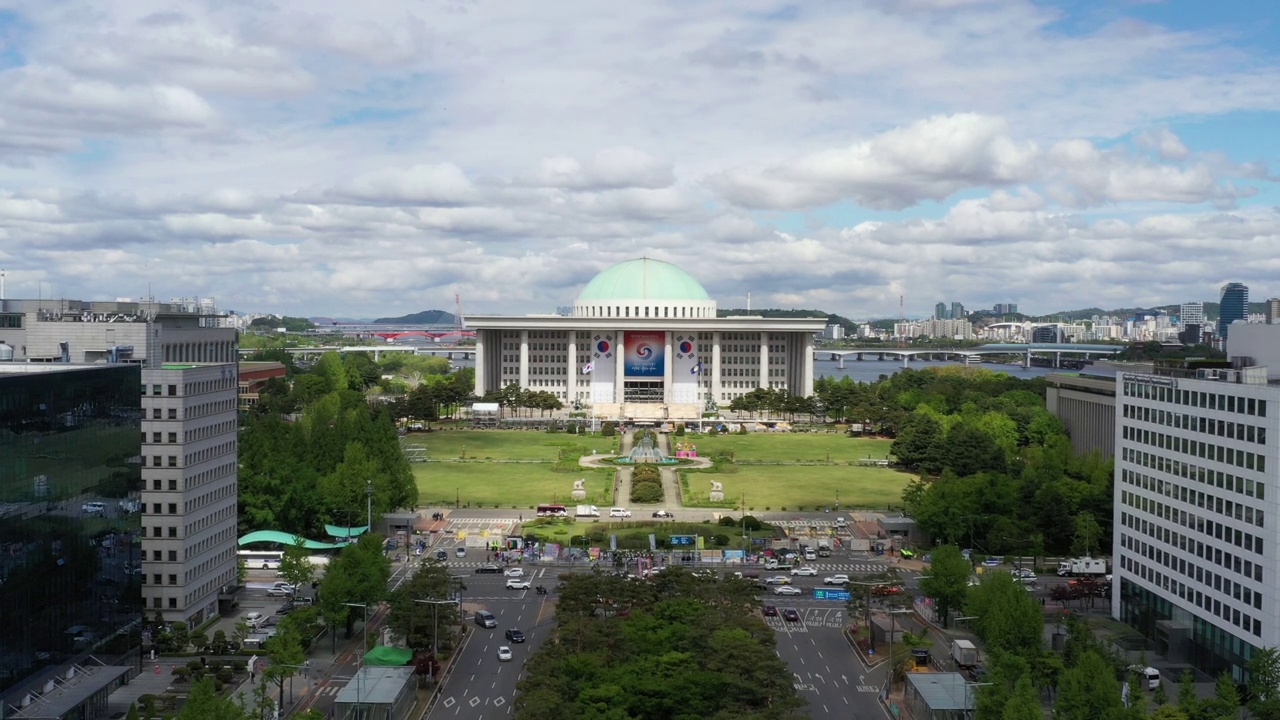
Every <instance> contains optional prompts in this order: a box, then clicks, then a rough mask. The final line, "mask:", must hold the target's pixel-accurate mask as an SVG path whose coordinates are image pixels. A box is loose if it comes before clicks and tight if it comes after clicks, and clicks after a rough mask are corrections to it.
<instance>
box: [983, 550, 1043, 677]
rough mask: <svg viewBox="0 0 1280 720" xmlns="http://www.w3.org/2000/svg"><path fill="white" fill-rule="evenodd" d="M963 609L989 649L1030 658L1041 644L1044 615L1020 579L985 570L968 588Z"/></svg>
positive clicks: (1036, 653)
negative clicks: (980, 579) (976, 581)
mask: <svg viewBox="0 0 1280 720" xmlns="http://www.w3.org/2000/svg"><path fill="white" fill-rule="evenodd" d="M965 613H966V614H968V615H972V616H974V619H973V620H971V621H970V626H971V627H972V628H973V630H974V632H975V633H976V634H977V635H978V637H979V638H981V639H982V641H983V642H985V643H986V644H987V648H988V649H989V650H992V651H994V650H1000V651H1003V652H1008V653H1012V654H1015V655H1021V656H1022V657H1025V658H1026V659H1027V660H1028V661H1029V662H1030V661H1034V660H1035V659H1036V658H1037V657H1039V655H1040V651H1041V649H1042V648H1043V646H1044V639H1043V638H1044V615H1043V613H1042V612H1041V610H1040V604H1039V603H1038V602H1036V601H1035V599H1034V598H1032V597H1031V594H1030V593H1028V592H1027V591H1026V589H1025V588H1024V587H1023V586H1022V583H1021V582H1019V581H1018V580H1015V579H1014V577H1013V576H1012V575H1011V574H1009V573H1007V572H999V571H995V572H987V573H984V574H983V575H982V581H981V582H979V583H978V585H977V586H976V587H972V588H970V589H969V592H968V596H967V600H966V602H965Z"/></svg>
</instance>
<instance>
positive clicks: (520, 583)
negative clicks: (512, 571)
mask: <svg viewBox="0 0 1280 720" xmlns="http://www.w3.org/2000/svg"><path fill="white" fill-rule="evenodd" d="M532 586H533V583H531V582H529V581H528V580H521V579H519V578H511V579H510V580H508V581H507V589H508V590H528V589H529V588H530V587H532Z"/></svg>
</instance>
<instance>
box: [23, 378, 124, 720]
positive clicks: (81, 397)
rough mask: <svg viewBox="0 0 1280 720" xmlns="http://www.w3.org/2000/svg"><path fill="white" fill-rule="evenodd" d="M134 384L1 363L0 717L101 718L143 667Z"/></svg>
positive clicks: (122, 379)
mask: <svg viewBox="0 0 1280 720" xmlns="http://www.w3.org/2000/svg"><path fill="white" fill-rule="evenodd" d="M140 386H141V368H140V367H139V366H137V365H63V364H36V363H13V364H9V363H0V627H2V628H3V629H4V630H3V632H0V700H2V701H0V718H23V717H32V718H35V717H57V718H75V719H83V720H94V719H95V718H105V717H106V707H107V705H106V703H107V696H108V695H109V694H110V692H111V691H112V690H114V689H115V688H116V687H118V686H119V685H120V684H121V683H122V682H123V681H124V680H125V679H126V678H127V677H129V676H130V674H131V673H133V672H136V670H137V668H138V666H139V663H140V656H139V647H140V644H141V634H140V633H141V624H140V622H139V620H140V610H141V593H140V590H139V587H140V579H141V578H140V575H139V574H138V573H139V568H140V552H141V551H140V541H141V537H140V528H141V513H140V506H139V504H138V497H139V491H140V478H141V473H140V457H139V448H140V440H139V435H138V427H139V421H140V417H139V413H140V406H141V398H140V393H139V390H138V389H139V387H140Z"/></svg>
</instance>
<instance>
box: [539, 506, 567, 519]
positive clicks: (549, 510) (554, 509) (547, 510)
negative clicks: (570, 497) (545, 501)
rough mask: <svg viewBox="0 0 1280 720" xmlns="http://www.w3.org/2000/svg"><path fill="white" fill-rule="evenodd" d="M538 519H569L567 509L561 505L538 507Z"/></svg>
mask: <svg viewBox="0 0 1280 720" xmlns="http://www.w3.org/2000/svg"><path fill="white" fill-rule="evenodd" d="M538 517H569V508H567V507H565V506H563V505H539V506H538Z"/></svg>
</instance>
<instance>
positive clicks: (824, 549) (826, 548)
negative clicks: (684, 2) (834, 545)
mask: <svg viewBox="0 0 1280 720" xmlns="http://www.w3.org/2000/svg"><path fill="white" fill-rule="evenodd" d="M818 557H831V541H830V540H828V539H826V538H818Z"/></svg>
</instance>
